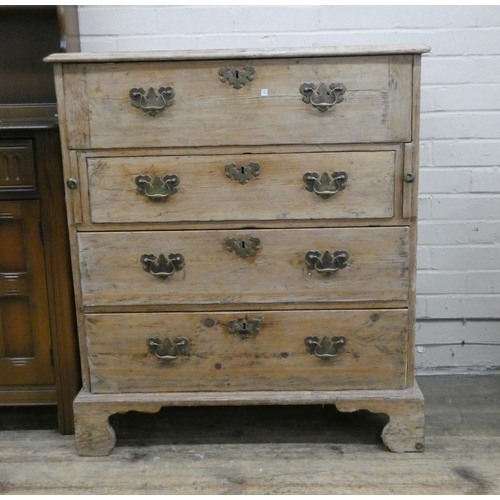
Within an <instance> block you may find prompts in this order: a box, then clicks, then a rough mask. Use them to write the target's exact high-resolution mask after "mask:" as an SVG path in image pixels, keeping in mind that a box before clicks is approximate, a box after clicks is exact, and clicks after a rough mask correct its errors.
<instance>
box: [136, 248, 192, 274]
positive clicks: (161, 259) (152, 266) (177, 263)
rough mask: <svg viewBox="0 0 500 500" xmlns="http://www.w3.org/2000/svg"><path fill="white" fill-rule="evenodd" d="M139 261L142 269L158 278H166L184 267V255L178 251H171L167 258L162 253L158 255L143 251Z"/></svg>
mask: <svg viewBox="0 0 500 500" xmlns="http://www.w3.org/2000/svg"><path fill="white" fill-rule="evenodd" d="M141 263H142V267H143V269H144V271H146V272H148V273H150V274H152V275H153V276H157V277H158V278H161V279H167V278H168V277H169V276H172V274H174V273H175V272H176V271H180V270H181V269H182V268H183V267H184V257H183V256H182V255H181V254H180V253H171V254H170V255H169V256H168V258H167V257H165V255H163V254H162V253H161V254H160V255H159V256H158V257H156V255H154V254H152V253H145V254H144V255H141Z"/></svg>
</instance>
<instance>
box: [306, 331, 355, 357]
mask: <svg viewBox="0 0 500 500" xmlns="http://www.w3.org/2000/svg"><path fill="white" fill-rule="evenodd" d="M346 342H347V341H346V338H345V337H342V336H339V337H332V338H331V339H329V338H328V337H323V338H322V339H321V340H320V339H319V337H312V336H310V337H306V338H305V339H304V344H305V345H306V351H307V352H308V353H309V354H314V355H315V356H317V357H318V358H321V359H329V358H335V357H336V356H338V355H339V354H340V353H341V352H344V346H345V344H346Z"/></svg>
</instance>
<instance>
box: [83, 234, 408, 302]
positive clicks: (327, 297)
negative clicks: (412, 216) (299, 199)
mask: <svg viewBox="0 0 500 500" xmlns="http://www.w3.org/2000/svg"><path fill="white" fill-rule="evenodd" d="M256 239H257V240H258V241H257V240H256ZM78 241H79V251H80V266H81V286H82V292H83V293H82V295H83V304H84V306H111V305H122V306H123V305H151V304H155V305H162V304H171V305H172V304H238V303H241V304H245V303H286V302H296V301H298V302H329V303H330V302H332V301H341V302H352V301H387V300H395V301H406V300H408V248H409V230H408V228H407V227H388V228H334V229H293V230H254V231H240V230H238V231H232V230H227V231H167V232H163V231H151V232H146V231H144V232H135V233H134V232H130V233H125V232H116V233H107V232H101V233H80V234H79V235H78ZM309 252H317V253H316V254H314V255H312V254H309ZM326 252H328V253H329V254H328V255H325V253H326ZM336 252H340V254H336ZM346 253H347V254H348V256H347V255H346ZM160 254H161V255H163V258H162V257H161V256H160ZM178 254H181V255H182V258H181V257H178ZM306 254H308V256H307V257H306ZM170 255H172V256H175V258H174V257H171V259H169V256H170ZM245 255H246V256H245ZM143 256H145V257H143ZM329 257H330V258H329ZM141 259H142V260H141ZM344 266H345V267H344ZM144 269H147V270H144ZM334 269H337V270H336V271H335V270H334ZM325 270H331V271H330V272H328V271H325ZM169 274H170V276H169V277H167V278H165V279H163V278H161V277H159V276H158V275H162V276H166V275H169Z"/></svg>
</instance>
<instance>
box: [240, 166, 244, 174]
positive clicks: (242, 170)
mask: <svg viewBox="0 0 500 500" xmlns="http://www.w3.org/2000/svg"><path fill="white" fill-rule="evenodd" d="M240 170H241V173H242V174H244V173H245V167H244V166H243V165H242V166H241V167H240Z"/></svg>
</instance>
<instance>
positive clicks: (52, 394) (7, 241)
mask: <svg viewBox="0 0 500 500" xmlns="http://www.w3.org/2000/svg"><path fill="white" fill-rule="evenodd" d="M77 27H78V25H77V8H76V6H71V7H66V6H59V7H55V6H30V7H0V43H1V44H2V52H1V53H0V67H1V68H2V71H1V72H0V96H1V97H0V405H26V404H29V405H36V404H57V407H58V417H59V429H60V431H61V432H62V433H64V434H66V433H72V432H73V431H74V427H73V409H72V404H73V399H74V397H75V395H76V394H77V392H78V390H79V388H80V386H81V381H80V375H79V360H78V346H77V340H76V327H75V311H74V300H73V286H72V280H71V264H70V257H69V243H68V235H67V229H66V211H65V205H64V184H63V173H62V161H61V146H60V138H59V130H58V123H57V107H56V99H55V90H54V84H53V75H52V68H51V67H50V65H47V64H44V63H43V57H45V56H47V55H48V54H51V53H54V52H58V51H64V50H66V49H67V48H69V49H71V50H78V49H79V46H78V36H77V35H78V31H77Z"/></svg>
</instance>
